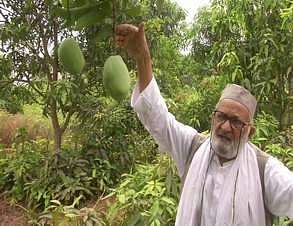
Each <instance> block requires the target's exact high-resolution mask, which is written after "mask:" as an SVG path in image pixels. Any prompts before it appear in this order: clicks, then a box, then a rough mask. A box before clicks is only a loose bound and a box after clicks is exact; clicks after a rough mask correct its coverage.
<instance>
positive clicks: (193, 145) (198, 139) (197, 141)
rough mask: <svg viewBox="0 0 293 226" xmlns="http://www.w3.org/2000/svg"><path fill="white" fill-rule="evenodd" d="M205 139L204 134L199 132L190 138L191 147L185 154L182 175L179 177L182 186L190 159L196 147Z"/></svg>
mask: <svg viewBox="0 0 293 226" xmlns="http://www.w3.org/2000/svg"><path fill="white" fill-rule="evenodd" d="M206 139H207V138H206V137H205V136H203V135H202V134H200V133H199V134H197V135H196V136H194V138H193V139H192V142H191V148H190V151H189V153H188V156H187V158H186V161H185V169H184V173H183V176H182V178H181V184H182V187H183V185H184V182H185V178H186V176H187V173H188V170H189V167H190V164H191V161H192V159H193V156H194V154H195V152H196V151H197V150H198V148H199V147H200V146H201V145H202V144H203V143H204V142H205V140H206Z"/></svg>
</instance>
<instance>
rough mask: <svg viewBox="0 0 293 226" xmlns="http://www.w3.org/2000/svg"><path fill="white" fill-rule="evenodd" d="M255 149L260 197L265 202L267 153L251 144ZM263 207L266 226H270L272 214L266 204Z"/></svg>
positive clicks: (272, 218)
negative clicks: (260, 189) (260, 190)
mask: <svg viewBox="0 0 293 226" xmlns="http://www.w3.org/2000/svg"><path fill="white" fill-rule="evenodd" d="M253 146H254V148H255V150H256V158H257V164H258V170H259V177H260V182H261V188H262V198H263V201H264V203H265V184H264V173H265V167H266V164H267V162H268V160H269V157H270V156H269V155H268V154H267V153H265V152H264V151H262V150H260V149H259V148H258V147H256V146H255V145H253ZM264 207H265V216H266V226H272V225H273V220H274V215H273V214H272V213H271V212H270V211H269V210H268V209H267V207H266V205H264Z"/></svg>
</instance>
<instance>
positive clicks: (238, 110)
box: [217, 99, 250, 120]
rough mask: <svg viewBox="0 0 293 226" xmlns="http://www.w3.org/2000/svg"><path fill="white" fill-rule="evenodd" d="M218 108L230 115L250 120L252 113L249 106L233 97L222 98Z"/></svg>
mask: <svg viewBox="0 0 293 226" xmlns="http://www.w3.org/2000/svg"><path fill="white" fill-rule="evenodd" d="M217 110H219V111H221V112H223V113H225V114H227V115H228V116H230V117H237V118H242V119H245V120H249V114H250V113H249V111H248V109H247V107H246V106H244V105H243V104H241V103H239V102H237V101H235V100H233V99H222V100H220V101H219V103H218V104H217Z"/></svg>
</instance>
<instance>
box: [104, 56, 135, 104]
mask: <svg viewBox="0 0 293 226" xmlns="http://www.w3.org/2000/svg"><path fill="white" fill-rule="evenodd" d="M103 84H104V87H105V90H106V92H107V93H108V94H109V95H110V96H111V97H112V98H113V99H115V100H116V101H118V102H121V101H122V100H123V99H124V98H125V97H126V96H127V94H128V93H129V89H130V77H129V72H128V69H127V66H126V65H125V63H124V61H123V59H122V57H121V56H120V55H116V56H110V57H108V58H107V60H106V61H105V64H104V70H103Z"/></svg>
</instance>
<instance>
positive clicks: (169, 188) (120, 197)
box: [107, 156, 180, 225]
mask: <svg viewBox="0 0 293 226" xmlns="http://www.w3.org/2000/svg"><path fill="white" fill-rule="evenodd" d="M175 171H176V170H175V167H174V165H173V163H172V161H171V160H170V159H169V158H168V157H166V156H160V157H158V158H157V159H156V161H155V162H154V163H153V164H147V165H138V166H137V167H136V169H135V171H134V173H133V174H125V175H123V180H122V182H121V183H120V184H119V186H118V187H117V188H115V189H114V190H113V192H112V193H111V194H110V196H115V197H116V199H117V201H116V202H115V203H114V204H113V205H112V206H111V207H110V210H109V212H108V215H107V219H108V221H109V224H111V223H112V222H116V223H117V222H119V225H138V224H139V225H174V220H175V215H176V209H177V204H178V198H179V189H180V185H179V178H178V177H177V176H176V175H175V174H176V172H175ZM120 221H121V222H120Z"/></svg>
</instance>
